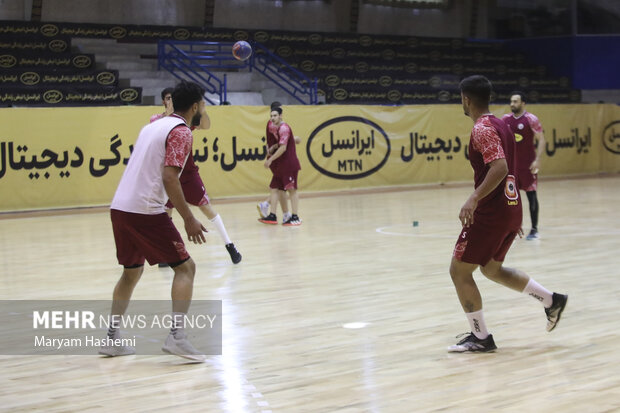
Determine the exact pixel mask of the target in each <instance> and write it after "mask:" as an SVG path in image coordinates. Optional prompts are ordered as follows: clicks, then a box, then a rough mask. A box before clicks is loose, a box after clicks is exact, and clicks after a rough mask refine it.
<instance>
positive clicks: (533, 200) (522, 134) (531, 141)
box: [502, 91, 545, 240]
mask: <svg viewBox="0 0 620 413" xmlns="http://www.w3.org/2000/svg"><path fill="white" fill-rule="evenodd" d="M510 110H511V111H512V114H509V113H508V114H506V115H504V116H503V117H502V120H503V121H504V122H506V124H507V125H508V126H509V127H510V130H512V133H514V135H515V142H516V147H517V185H518V186H519V189H520V190H523V191H525V194H526V195H527V199H528V203H529V205H530V219H531V222H532V229H531V231H530V233H529V234H528V236H527V238H526V239H528V240H533V239H537V238H538V237H539V234H538V212H539V209H538V197H537V196H536V190H537V188H538V170H539V169H540V157H541V155H542V153H543V150H544V148H545V135H544V134H543V128H542V126H541V124H540V121H539V120H538V118H537V117H536V116H535V115H533V114H531V113H529V112H527V111H526V110H525V94H524V93H523V92H519V91H515V92H512V93H511V94H510ZM536 145H538V147H537V146H536Z"/></svg>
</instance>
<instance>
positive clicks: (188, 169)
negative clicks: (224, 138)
mask: <svg viewBox="0 0 620 413" xmlns="http://www.w3.org/2000/svg"><path fill="white" fill-rule="evenodd" d="M171 93H172V90H171V88H166V89H164V90H163V91H162V92H161V98H162V103H163V105H164V112H163V113H161V114H157V115H153V116H151V119H150V120H151V122H155V121H156V120H159V119H161V118H163V117H166V116H167V115H168V114H170V113H172V111H173V110H174V109H173V105H172V95H171ZM190 126H191V129H192V130H194V129H205V130H206V129H209V128H210V127H211V120H210V119H209V115H207V112H206V110H202V112H201V113H199V114H197V115H196V116H195V117H194V118H193V119H192V123H191V125H190ZM179 180H180V181H181V185H182V187H183V195H184V196H185V200H186V201H187V203H188V204H190V205H194V206H197V207H198V208H200V210H201V211H202V213H203V214H205V215H206V216H207V218H209V221H210V222H211V223H212V224H213V225H214V226H215V228H216V230H217V232H218V234H220V237H221V238H222V241H223V242H224V246H225V247H226V251H228V254H229V255H230V259H231V261H232V262H233V264H238V263H239V262H241V258H242V257H241V254H240V253H239V251H238V250H237V247H235V244H234V243H233V242H232V241H231V240H230V238H229V237H228V232H227V231H226V227H225V226H224V222H223V221H222V217H220V215H219V214H218V213H217V212H216V211H215V210H214V209H213V207H212V206H211V201H210V200H209V196H208V195H207V191H206V189H205V187H204V183H203V182H202V178H201V177H200V173H199V172H198V166H197V165H196V164H195V163H194V157H193V155H192V153H190V155H189V157H188V158H187V162H186V163H185V167H184V168H183V172H182V173H181V177H180V178H179ZM172 208H174V205H173V204H172V201H171V200H168V202H167V203H166V209H167V212H168V215H170V216H172ZM159 266H160V267H167V264H166V263H160V264H159Z"/></svg>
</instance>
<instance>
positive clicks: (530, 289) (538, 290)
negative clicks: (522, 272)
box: [523, 278, 553, 308]
mask: <svg viewBox="0 0 620 413" xmlns="http://www.w3.org/2000/svg"><path fill="white" fill-rule="evenodd" d="M523 293H525V294H527V295H529V296H531V297H534V298H535V299H537V300H538V301H540V302H541V303H542V305H544V306H545V308H549V307H551V304H553V293H552V292H551V291H549V290H547V289H546V288H545V287H543V286H542V285H540V284H538V283H537V282H536V281H534V279H533V278H530V280H529V281H528V283H527V285H526V286H525V288H524V289H523Z"/></svg>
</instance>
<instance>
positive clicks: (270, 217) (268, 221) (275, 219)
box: [258, 213, 278, 225]
mask: <svg viewBox="0 0 620 413" xmlns="http://www.w3.org/2000/svg"><path fill="white" fill-rule="evenodd" d="M258 221H259V222H262V223H263V224H270V225H276V224H277V223H278V217H276V214H274V213H271V214H269V215H267V216H266V217H265V218H260V219H259V220H258Z"/></svg>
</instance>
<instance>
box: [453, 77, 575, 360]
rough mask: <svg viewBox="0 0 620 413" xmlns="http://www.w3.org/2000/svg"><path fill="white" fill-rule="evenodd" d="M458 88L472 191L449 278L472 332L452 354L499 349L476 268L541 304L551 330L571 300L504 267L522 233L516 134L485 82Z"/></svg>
mask: <svg viewBox="0 0 620 413" xmlns="http://www.w3.org/2000/svg"><path fill="white" fill-rule="evenodd" d="M460 88H461V100H462V102H463V111H464V112H465V115H466V116H468V117H470V118H471V119H472V120H473V121H474V127H473V129H472V132H471V139H470V141H469V161H470V163H471V166H472V168H473V169H474V191H473V192H472V193H471V195H470V196H469V197H468V198H467V200H466V201H465V203H464V204H463V206H462V207H461V211H460V213H459V219H460V221H461V224H462V226H463V229H462V230H461V234H460V235H459V237H458V240H457V241H456V246H455V248H454V253H453V256H452V261H451V262H450V277H451V278H452V282H453V284H454V287H455V289H456V293H457V295H458V297H459V301H460V302H461V307H462V308H463V310H464V311H465V316H466V317H467V321H468V322H469V326H470V328H471V332H469V333H464V334H463V336H464V337H463V338H462V339H461V340H459V341H458V342H457V343H456V344H455V345H453V346H450V347H449V348H448V351H451V352H459V353H460V352H487V351H494V350H495V349H496V348H497V346H496V345H495V341H494V339H493V336H492V335H491V334H490V333H489V331H488V330H487V327H486V323H485V321H484V317H483V312H482V297H481V296H480V291H479V290H478V286H477V285H476V282H475V281H474V277H473V273H474V271H475V270H476V269H477V268H478V267H480V271H481V272H482V274H483V275H484V276H485V277H487V278H488V279H490V280H492V281H495V282H496V283H498V284H501V285H503V286H505V287H508V288H511V289H513V290H516V291H519V292H522V293H524V294H527V295H529V296H530V297H532V298H534V299H536V300H538V301H539V302H540V303H541V304H542V305H543V307H544V309H545V314H546V316H547V331H551V330H553V329H554V328H555V327H556V326H557V324H558V322H559V321H560V316H561V315H562V312H563V311H564V307H565V306H566V302H567V299H568V296H566V295H563V294H557V293H552V292H551V291H549V290H547V289H546V288H545V287H543V286H542V285H540V284H538V283H537V282H536V281H534V279H532V278H530V276H529V275H527V274H525V273H524V272H523V271H520V270H518V269H515V268H508V267H505V266H504V265H503V264H504V258H505V257H506V253H507V252H508V250H509V249H510V245H511V244H512V242H513V241H514V239H515V237H516V236H517V235H521V234H522V232H521V203H520V200H519V189H518V188H517V178H516V176H515V170H516V167H517V166H516V150H515V141H514V135H513V134H512V132H511V131H510V129H509V128H508V126H507V125H506V124H505V123H504V122H503V121H502V120H500V119H498V118H496V117H495V116H494V115H493V114H491V113H490V112H489V101H490V99H491V90H492V88H491V82H489V80H488V79H487V78H486V77H484V76H479V75H475V76H470V77H467V78H465V79H463V80H462V81H461V84H460Z"/></svg>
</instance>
